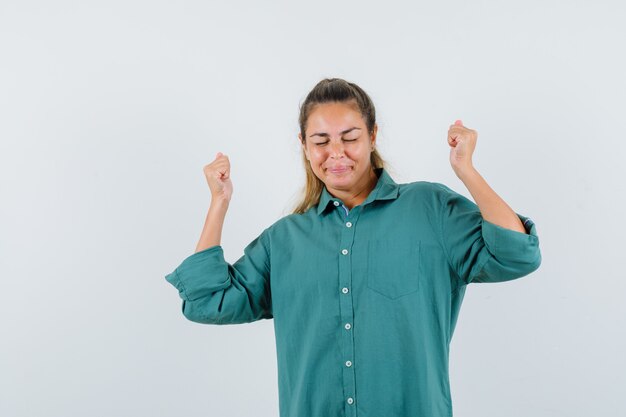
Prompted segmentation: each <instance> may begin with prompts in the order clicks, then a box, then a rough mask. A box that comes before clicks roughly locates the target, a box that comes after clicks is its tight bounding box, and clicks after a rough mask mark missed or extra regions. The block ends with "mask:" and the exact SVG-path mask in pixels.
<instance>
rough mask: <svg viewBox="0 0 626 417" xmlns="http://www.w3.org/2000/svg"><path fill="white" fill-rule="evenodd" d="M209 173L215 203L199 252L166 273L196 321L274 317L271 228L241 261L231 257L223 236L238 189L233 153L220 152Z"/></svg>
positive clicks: (186, 313)
mask: <svg viewBox="0 0 626 417" xmlns="http://www.w3.org/2000/svg"><path fill="white" fill-rule="evenodd" d="M204 173H205V176H206V178H207V182H208V183H209V187H210V189H211V206H210V208H209V212H208V214H207V217H206V221H205V224H204V228H203V230H202V234H201V236H200V241H199V242H198V245H197V246H196V252H195V253H194V254H192V255H190V256H188V257H187V258H185V259H184V260H183V262H182V263H181V264H180V265H179V266H178V267H177V268H176V269H175V270H174V271H173V272H171V273H170V274H167V275H166V276H165V279H166V280H167V281H168V282H169V283H170V284H172V285H173V286H174V287H176V289H178V292H179V295H180V298H181V299H182V300H183V302H182V312H183V315H184V316H185V317H187V318H188V319H189V320H191V321H194V322H198V323H205V324H236V323H248V322H252V321H255V320H259V319H263V318H272V317H273V315H272V305H271V292H270V242H269V234H268V233H269V229H265V230H264V231H263V232H262V233H261V234H260V235H259V236H257V237H256V238H255V239H254V240H253V241H252V242H251V243H250V244H248V246H246V248H245V249H244V255H243V256H242V257H240V258H239V259H238V260H237V261H236V262H235V263H233V264H230V263H228V262H226V260H225V259H224V252H223V249H222V246H221V244H220V241H221V235H222V227H223V224H224V219H225V217H226V212H227V210H228V204H229V202H230V198H231V196H232V190H233V188H232V182H231V180H230V163H229V161H228V157H226V155H222V154H221V153H218V154H217V156H216V159H215V160H214V161H213V162H212V163H211V164H209V165H207V166H206V167H205V168H204Z"/></svg>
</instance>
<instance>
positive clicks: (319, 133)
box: [309, 127, 361, 138]
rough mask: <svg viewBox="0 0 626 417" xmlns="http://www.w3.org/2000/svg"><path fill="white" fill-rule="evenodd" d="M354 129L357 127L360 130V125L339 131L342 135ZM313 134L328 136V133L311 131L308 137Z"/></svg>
mask: <svg viewBox="0 0 626 417" xmlns="http://www.w3.org/2000/svg"><path fill="white" fill-rule="evenodd" d="M354 129H358V130H361V128H360V127H351V128H350V129H346V130H344V131H343V132H341V134H342V135H343V134H344V133H348V132H351V131H353V130H354ZM313 136H328V133H325V132H317V133H313V134H312V135H309V137H310V138H312V137H313Z"/></svg>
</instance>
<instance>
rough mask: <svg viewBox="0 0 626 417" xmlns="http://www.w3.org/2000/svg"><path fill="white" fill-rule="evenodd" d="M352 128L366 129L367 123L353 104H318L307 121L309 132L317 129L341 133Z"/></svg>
mask: <svg viewBox="0 0 626 417" xmlns="http://www.w3.org/2000/svg"><path fill="white" fill-rule="evenodd" d="M352 126H357V127H364V126H365V122H364V120H363V117H362V116H361V113H360V112H359V110H358V108H357V107H356V105H355V104H351V103H342V102H332V103H322V104H317V105H316V106H315V107H313V110H312V111H311V113H309V118H308V120H307V130H309V129H312V128H316V129H327V130H326V131H328V130H331V131H335V130H337V131H339V130H343V129H346V128H348V127H352Z"/></svg>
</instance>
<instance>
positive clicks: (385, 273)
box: [367, 239, 420, 299]
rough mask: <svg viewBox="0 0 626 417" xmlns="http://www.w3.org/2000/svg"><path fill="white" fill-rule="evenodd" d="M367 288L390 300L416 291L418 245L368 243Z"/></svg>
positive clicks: (394, 241)
mask: <svg viewBox="0 0 626 417" xmlns="http://www.w3.org/2000/svg"><path fill="white" fill-rule="evenodd" d="M367 254H368V256H367V286H368V287H369V288H370V289H371V290H374V291H376V292H377V293H380V294H382V295H384V296H385V297H387V298H390V299H396V298H399V297H402V296H404V295H408V294H411V293H413V292H415V291H418V290H419V286H420V285H419V284H420V274H419V265H420V241H409V242H408V243H407V242H399V241H397V240H393V239H375V240H371V241H369V243H368V253H367Z"/></svg>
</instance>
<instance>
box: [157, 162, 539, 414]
mask: <svg viewBox="0 0 626 417" xmlns="http://www.w3.org/2000/svg"><path fill="white" fill-rule="evenodd" d="M376 174H377V175H378V176H379V179H378V181H377V184H376V187H375V188H374V189H373V190H372V192H371V193H370V194H369V195H368V197H367V198H366V199H365V201H364V202H363V203H362V204H360V205H358V206H355V207H354V208H352V209H351V210H348V209H347V208H346V207H345V206H344V205H343V202H342V201H341V200H340V199H338V198H335V197H333V196H332V195H331V194H329V193H328V190H327V189H326V188H324V189H323V191H322V195H321V196H320V202H319V204H318V205H317V206H313V207H311V208H310V209H309V210H307V211H306V212H305V213H304V214H290V215H287V216H285V217H283V218H281V219H279V220H278V221H276V222H275V223H274V224H272V225H271V226H269V227H268V228H266V229H265V230H263V232H261V233H260V235H258V236H257V237H256V238H255V239H254V240H253V241H252V242H251V243H250V244H248V246H246V248H245V249H244V254H243V255H242V256H241V257H240V258H239V259H238V260H237V261H236V262H235V263H233V264H231V263H228V262H227V261H226V260H225V259H224V253H223V251H222V247H221V246H219V245H218V246H212V247H209V248H207V249H204V250H202V251H199V252H197V253H194V254H192V255H190V256H189V257H187V258H186V259H184V261H183V262H182V263H181V264H180V266H178V267H177V268H176V269H175V270H174V271H173V272H172V273H170V274H168V275H167V276H166V277H165V278H166V280H167V281H168V282H170V283H171V284H172V285H173V286H174V287H176V288H177V289H178V291H179V295H180V297H181V298H182V300H183V301H182V313H183V314H184V316H185V317H186V318H187V319H189V320H191V321H194V322H198V323H207V324H234V323H247V322H252V321H255V320H260V319H270V318H273V319H274V331H275V337H276V351H277V367H278V385H279V386H278V392H279V410H280V416H281V417H340V416H341V417H344V416H345V417H450V416H452V402H451V396H450V383H449V378H448V356H449V348H450V340H451V338H452V334H453V332H454V327H455V324H456V321H457V317H458V314H459V309H460V307H461V303H462V301H463V296H464V294H465V289H466V286H467V284H469V283H471V282H501V281H508V280H512V279H515V278H519V277H522V276H525V275H527V274H529V273H531V272H533V271H534V270H536V269H537V268H538V267H539V265H540V263H541V254H540V251H539V241H538V237H537V233H536V230H535V226H534V224H533V222H532V221H531V220H530V219H528V218H526V217H524V216H521V215H519V214H518V217H519V218H520V219H521V220H522V222H523V223H524V226H525V228H526V231H527V233H520V232H517V231H514V230H509V229H505V228H503V227H500V226H497V225H495V224H493V223H490V222H488V221H486V220H483V218H482V215H481V213H480V210H479V209H478V206H477V205H476V204H474V203H473V202H471V201H470V200H469V199H467V198H466V197H464V196H462V195H460V194H458V193H456V192H454V191H452V190H451V189H450V188H448V187H446V186H445V185H443V184H439V183H434V182H427V181H417V182H413V183H407V184H397V183H396V182H394V180H393V179H392V178H391V177H390V176H389V174H388V173H387V172H386V171H385V170H384V169H382V168H379V169H376ZM233 388H236V387H233Z"/></svg>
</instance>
